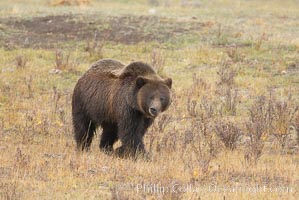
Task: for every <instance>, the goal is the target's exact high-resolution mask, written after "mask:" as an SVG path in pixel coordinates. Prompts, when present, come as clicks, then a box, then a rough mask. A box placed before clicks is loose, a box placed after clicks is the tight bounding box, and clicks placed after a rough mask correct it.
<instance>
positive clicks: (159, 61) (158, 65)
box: [150, 50, 165, 75]
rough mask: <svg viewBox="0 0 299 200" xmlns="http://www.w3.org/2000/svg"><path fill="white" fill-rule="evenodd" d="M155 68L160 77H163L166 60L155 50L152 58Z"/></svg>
mask: <svg viewBox="0 0 299 200" xmlns="http://www.w3.org/2000/svg"><path fill="white" fill-rule="evenodd" d="M150 62H151V65H152V66H153V68H154V69H155V70H156V72H157V73H158V74H159V75H163V73H164V67H165V58H164V56H163V55H162V53H161V52H160V51H157V50H154V51H153V52H152V54H151V57H150Z"/></svg>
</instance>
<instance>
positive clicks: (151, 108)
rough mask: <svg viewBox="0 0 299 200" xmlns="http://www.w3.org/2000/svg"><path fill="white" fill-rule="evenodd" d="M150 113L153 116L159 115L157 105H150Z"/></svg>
mask: <svg viewBox="0 0 299 200" xmlns="http://www.w3.org/2000/svg"><path fill="white" fill-rule="evenodd" d="M149 113H150V114H151V115H152V116H153V117H156V116H157V115H158V113H159V112H158V110H157V109H156V108H155V107H150V108H149Z"/></svg>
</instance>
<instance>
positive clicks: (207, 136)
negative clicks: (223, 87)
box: [181, 76, 219, 178]
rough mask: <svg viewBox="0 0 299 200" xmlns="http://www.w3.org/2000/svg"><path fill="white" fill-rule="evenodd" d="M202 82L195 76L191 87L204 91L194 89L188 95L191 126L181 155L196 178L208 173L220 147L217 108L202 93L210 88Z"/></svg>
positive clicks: (186, 134) (185, 136)
mask: <svg viewBox="0 0 299 200" xmlns="http://www.w3.org/2000/svg"><path fill="white" fill-rule="evenodd" d="M202 83H203V80H200V79H198V78H196V76H194V78H193V85H192V86H191V87H195V88H196V86H199V87H198V89H199V90H202V91H194V92H193V93H188V96H187V111H188V116H189V118H188V119H190V120H189V122H190V128H188V129H187V130H186V131H185V133H184V134H185V135H183V138H184V140H183V144H182V149H184V151H182V156H181V158H182V160H183V162H184V165H185V167H186V168H187V170H189V171H190V173H191V174H192V176H193V177H194V176H195V178H196V177H197V176H199V175H207V174H208V170H209V166H210V162H211V161H212V160H213V159H214V158H215V157H216V155H217V153H218V149H219V148H218V146H219V143H218V140H217V138H216V135H215V134H214V133H213V127H214V120H215V116H216V115H215V110H216V108H215V105H214V104H213V101H211V100H209V97H207V96H205V95H202V94H204V93H205V92H204V91H206V89H207V88H208V87H207V85H208V84H202ZM200 85H201V87H200Z"/></svg>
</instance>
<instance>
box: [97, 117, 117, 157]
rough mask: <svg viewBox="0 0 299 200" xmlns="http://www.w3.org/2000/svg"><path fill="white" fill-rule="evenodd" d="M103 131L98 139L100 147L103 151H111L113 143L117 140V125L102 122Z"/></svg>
mask: <svg viewBox="0 0 299 200" xmlns="http://www.w3.org/2000/svg"><path fill="white" fill-rule="evenodd" d="M102 128H103V133H102V136H101V141H100V149H101V150H103V151H105V152H112V151H113V144H114V143H115V142H116V141H117V140H118V137H117V125H116V124H113V123H106V122H103V123H102Z"/></svg>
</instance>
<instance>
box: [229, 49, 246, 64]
mask: <svg viewBox="0 0 299 200" xmlns="http://www.w3.org/2000/svg"><path fill="white" fill-rule="evenodd" d="M226 53H227V55H228V57H229V58H230V59H231V60H232V61H233V62H234V63H237V62H240V61H243V59H244V55H242V54H241V53H240V50H239V49H238V47H237V46H234V47H229V48H228V49H227V50H226Z"/></svg>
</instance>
